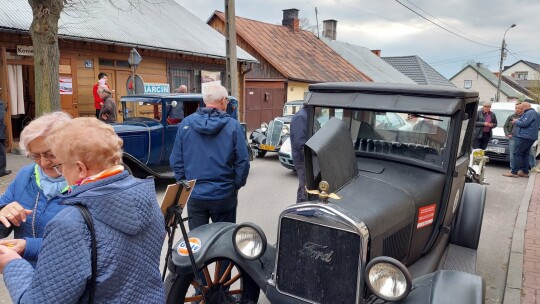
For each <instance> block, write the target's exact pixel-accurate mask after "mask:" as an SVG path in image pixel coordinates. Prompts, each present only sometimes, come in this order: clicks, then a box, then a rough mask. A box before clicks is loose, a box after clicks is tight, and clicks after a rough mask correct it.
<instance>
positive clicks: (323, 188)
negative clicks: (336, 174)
mask: <svg viewBox="0 0 540 304" xmlns="http://www.w3.org/2000/svg"><path fill="white" fill-rule="evenodd" d="M329 188H330V185H329V184H328V183H327V182H325V181H321V182H320V183H319V190H320V191H319V190H309V189H307V188H306V192H307V193H309V194H315V195H318V196H319V199H320V200H321V201H322V202H323V203H328V199H329V198H331V199H337V200H338V199H340V198H341V197H339V196H338V195H337V194H335V193H327V192H326V191H328V189H329Z"/></svg>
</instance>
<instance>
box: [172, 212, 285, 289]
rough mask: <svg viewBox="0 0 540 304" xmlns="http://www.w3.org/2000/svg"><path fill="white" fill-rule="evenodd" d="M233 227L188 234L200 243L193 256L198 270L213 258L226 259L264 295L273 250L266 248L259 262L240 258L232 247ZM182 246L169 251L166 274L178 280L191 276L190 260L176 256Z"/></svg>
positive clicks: (207, 228) (200, 229) (207, 227)
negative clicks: (239, 268)
mask: <svg viewBox="0 0 540 304" xmlns="http://www.w3.org/2000/svg"><path fill="white" fill-rule="evenodd" d="M236 227H238V225H237V224H233V223H223V222H218V223H212V224H207V225H203V226H200V227H197V228H196V229H193V230H192V231H190V232H189V233H188V237H189V238H190V239H192V238H197V239H198V242H199V244H198V247H199V248H198V249H196V250H194V252H193V256H194V258H195V264H196V266H197V269H200V268H201V267H202V266H203V265H204V263H205V262H206V261H209V260H212V259H214V258H227V259H230V260H232V261H234V262H235V263H236V264H237V265H238V266H240V267H241V268H242V269H243V270H244V271H245V272H246V273H247V274H248V275H249V276H250V277H251V278H252V279H253V280H254V281H255V283H256V284H257V285H258V286H259V288H261V289H262V290H263V291H264V290H265V289H266V280H267V279H268V278H270V276H271V274H272V271H273V269H274V263H275V257H276V249H275V247H273V246H270V245H268V246H267V249H266V251H265V253H264V254H263V256H261V257H260V258H259V259H258V260H247V259H245V258H243V257H242V256H240V255H239V254H238V253H237V252H236V250H235V249H234V246H233V239H232V235H233V232H234V229H235V228H236ZM182 242H184V240H183V238H182V239H181V240H180V241H179V242H178V243H176V244H175V245H174V247H173V248H172V249H173V252H172V255H171V263H169V266H168V268H169V271H171V272H173V273H175V274H176V275H178V276H182V275H185V274H192V273H193V270H192V267H191V262H190V259H189V256H188V255H187V254H185V253H184V254H183V255H181V254H180V253H179V250H178V249H179V246H180V244H182ZM192 247H193V246H192Z"/></svg>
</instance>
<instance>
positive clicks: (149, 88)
mask: <svg viewBox="0 0 540 304" xmlns="http://www.w3.org/2000/svg"><path fill="white" fill-rule="evenodd" d="M170 92H171V91H170V88H169V84H168V83H145V84H144V94H163V93H170Z"/></svg>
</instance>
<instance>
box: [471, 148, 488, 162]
mask: <svg viewBox="0 0 540 304" xmlns="http://www.w3.org/2000/svg"><path fill="white" fill-rule="evenodd" d="M472 153H473V158H474V159H475V160H482V158H484V155H485V154H484V150H482V149H474V150H473V151H472Z"/></svg>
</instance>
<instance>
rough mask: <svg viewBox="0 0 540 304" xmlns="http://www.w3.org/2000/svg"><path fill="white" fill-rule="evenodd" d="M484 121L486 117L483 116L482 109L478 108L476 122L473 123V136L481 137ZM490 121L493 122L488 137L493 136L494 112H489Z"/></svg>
mask: <svg viewBox="0 0 540 304" xmlns="http://www.w3.org/2000/svg"><path fill="white" fill-rule="evenodd" d="M484 122H486V117H485V116H484V112H483V111H482V109H480V110H478V115H476V123H475V124H474V126H475V127H474V138H480V137H482V133H483V131H482V130H483V129H484ZM491 123H493V127H492V128H491V129H489V138H491V137H492V136H493V129H495V128H496V127H497V116H495V113H493V112H491Z"/></svg>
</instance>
